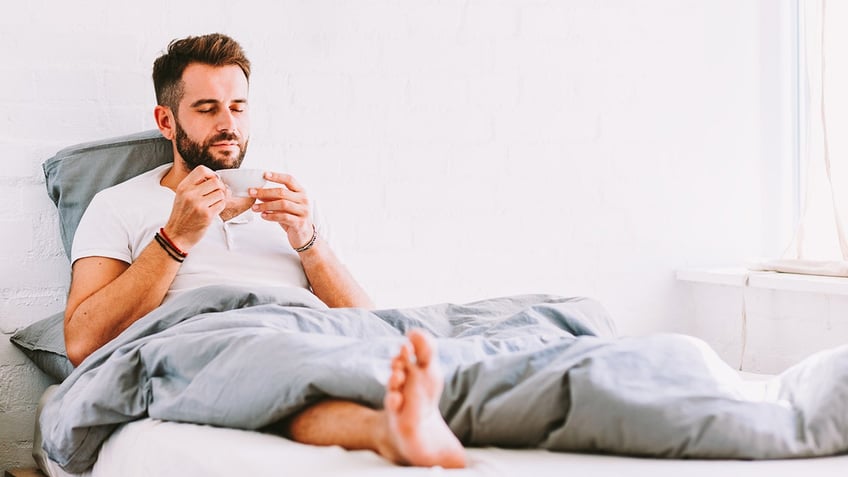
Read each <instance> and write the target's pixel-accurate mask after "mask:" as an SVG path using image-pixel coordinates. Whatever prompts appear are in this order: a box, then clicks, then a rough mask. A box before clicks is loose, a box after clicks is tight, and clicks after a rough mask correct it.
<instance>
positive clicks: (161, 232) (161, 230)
mask: <svg viewBox="0 0 848 477" xmlns="http://www.w3.org/2000/svg"><path fill="white" fill-rule="evenodd" d="M159 235H161V236H162V238H163V239H165V241H166V242H168V245H170V246H171V249H173V250H174V252H177V255H179V256H180V257H182V258H186V257H188V252H183V251H182V250H180V247H177V245H176V244H175V243H174V241H173V240H171V238H170V237H168V234H166V233H165V227H160V228H159Z"/></svg>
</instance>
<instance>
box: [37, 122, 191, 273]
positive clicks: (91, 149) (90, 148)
mask: <svg viewBox="0 0 848 477" xmlns="http://www.w3.org/2000/svg"><path fill="white" fill-rule="evenodd" d="M173 160H174V153H173V149H172V148H171V141H169V140H167V139H165V138H164V137H162V135H161V134H160V133H159V131H158V130H152V131H145V132H142V133H137V134H131V135H128V136H120V137H116V138H112V139H105V140H102V141H96V142H89V143H85V144H79V145H76V146H71V147H68V148H65V149H62V150H61V151H59V152H57V153H56V155H55V156H53V157H51V158H50V159H47V160H46V161H45V162H44V164H43V165H42V167H43V169H44V178H45V179H46V182H47V195H49V196H50V198H51V199H52V200H53V203H54V204H56V207H58V208H59V220H60V232H61V234H62V245H64V246H65V253H66V254H67V255H68V257H69V258H70V256H71V243H72V242H73V240H74V233H75V232H76V230H77V225H78V224H79V221H80V218H82V214H83V212H85V209H86V207H88V204H89V203H90V202H91V199H92V198H93V197H94V194H97V193H98V192H100V191H101V190H103V189H105V188H107V187H111V186H113V185H115V184H120V183H121V182H124V181H125V180H127V179H130V178H132V177H135V176H137V175H139V174H141V173H142V172H147V171H149V170H151V169H153V168H155V167H157V166H160V165H162V164H165V163H170V162H173Z"/></svg>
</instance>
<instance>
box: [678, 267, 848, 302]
mask: <svg viewBox="0 0 848 477" xmlns="http://www.w3.org/2000/svg"><path fill="white" fill-rule="evenodd" d="M676 276H677V279H678V280H681V281H685V282H695V283H709V284H713V285H729V286H739V287H743V286H745V282H746V280H747V286H748V287H750V288H764V289H770V290H788V291H795V292H809V293H822V294H828V295H848V278H842V277H825V276H818V275H800V274H795V273H778V272H755V271H751V270H747V269H744V268H710V269H686V270H678V271H677V274H676Z"/></svg>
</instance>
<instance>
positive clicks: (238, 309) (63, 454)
mask: <svg viewBox="0 0 848 477" xmlns="http://www.w3.org/2000/svg"><path fill="white" fill-rule="evenodd" d="M410 328H423V329H425V330H427V331H429V332H430V333H431V334H433V335H434V336H436V337H437V342H438V345H439V359H440V363H441V365H442V366H443V368H444V371H445V376H446V383H445V391H444V393H443V395H442V399H441V401H440V409H441V412H442V414H443V415H444V416H445V419H446V421H447V422H448V424H449V426H450V427H451V429H452V430H453V431H454V433H456V435H457V436H458V437H459V438H460V440H461V441H462V442H463V443H464V444H466V445H468V446H500V447H533V448H544V449H549V450H554V451H586V452H603V453H615V454H624V455H636V456H653V457H669V458H731V459H774V458H789V457H809V456H818V455H832V454H839V453H845V452H846V450H848V409H846V408H848V379H846V378H848V376H847V375H848V348H846V347H843V348H838V349H834V350H831V351H828V352H823V353H820V354H818V355H816V356H814V357H811V358H810V359H808V360H806V361H805V362H803V363H801V364H799V365H798V366H796V367H795V368H792V369H790V370H788V371H787V372H785V373H784V374H782V375H781V376H779V377H776V378H774V379H773V380H772V381H770V382H769V383H767V385H765V386H764V387H763V388H762V392H761V393H758V394H757V395H751V393H746V392H744V389H743V386H742V382H741V381H740V379H739V378H738V377H737V375H736V374H735V373H734V372H733V371H732V370H731V369H730V368H728V367H727V366H726V365H725V364H724V363H723V362H722V361H721V360H720V359H719V358H718V357H717V356H716V355H715V354H714V353H713V352H712V351H711V350H710V349H709V348H708V347H707V346H706V345H705V344H703V343H702V342H700V341H698V340H696V339H693V338H690V337H686V336H682V335H655V336H648V337H633V338H617V337H615V336H614V334H615V333H614V327H613V324H612V321H611V320H610V319H609V317H608V316H607V314H606V312H605V311H604V310H603V308H602V307H601V306H600V305H599V304H598V303H597V302H595V301H592V300H589V299H584V298H561V297H556V296H548V295H523V296H515V297H505V298H497V299H490V300H484V301H480V302H476V303H472V304H468V305H434V306H427V307H420V308H410V309H395V310H380V311H375V312H369V311H365V310H359V309H328V308H327V307H326V306H324V305H323V304H322V303H321V302H320V301H318V300H317V299H315V298H314V297H313V296H312V295H311V294H309V293H308V292H306V291H304V290H297V289H291V288H269V289H262V290H246V289H242V288H239V287H231V286H226V287H208V288H204V289H200V290H197V291H194V292H191V293H187V294H185V295H183V296H181V297H179V298H177V299H174V300H173V301H171V302H168V303H166V304H165V305H163V306H161V307H160V308H158V309H157V310H155V311H153V312H151V313H150V314H148V315H147V316H145V317H144V318H142V319H141V320H139V321H137V322H136V323H134V324H133V325H132V326H131V327H129V328H128V329H127V330H126V331H125V332H124V333H122V334H121V335H120V336H118V337H117V338H116V339H114V340H113V341H112V342H110V343H108V344H107V345H106V346H104V347H103V348H101V349H100V350H98V351H97V352H95V353H93V354H92V355H91V356H90V357H89V358H88V359H86V360H85V361H84V362H83V363H82V364H81V365H80V366H79V367H78V368H77V369H76V370H75V371H74V373H73V374H72V375H71V376H70V377H69V378H68V379H67V380H66V381H65V382H64V383H63V384H62V385H61V387H60V388H59V390H58V391H57V392H56V393H55V394H54V396H53V397H52V398H51V399H50V401H49V402H48V403H47V405H46V406H45V408H44V410H43V413H42V415H41V421H40V422H41V429H42V432H43V434H44V449H45V451H46V452H47V454H48V455H49V457H50V458H51V459H52V460H53V461H55V462H57V463H58V464H59V465H61V466H62V467H63V468H64V469H65V470H67V471H69V472H82V471H84V470H85V469H87V468H89V467H90V466H91V465H93V463H94V462H95V460H96V459H97V453H98V450H99V448H100V446H101V445H102V443H103V442H104V440H105V439H106V438H108V436H109V435H110V434H111V433H112V432H113V431H114V430H115V429H116V428H117V427H118V426H119V425H121V424H122V423H125V422H129V421H133V420H137V419H140V418H143V417H147V416H149V417H152V418H156V419H162V420H167V421H179V422H191V423H199V424H210V425H215V426H221V427H232V428H239V429H258V430H261V429H266V428H268V427H269V426H272V425H273V424H274V423H276V422H278V421H280V420H281V419H284V418H285V417H287V416H290V415H292V414H294V413H296V412H298V411H299V410H301V409H303V408H304V407H305V406H308V405H309V404H310V403H312V402H315V401H317V400H319V399H322V398H324V397H328V396H332V397H336V398H342V399H350V400H354V401H357V402H361V403H364V404H367V405H370V406H374V407H379V406H380V405H381V403H382V397H383V392H384V388H385V382H386V380H387V379H388V375H389V360H390V359H391V357H392V356H393V355H394V354H395V353H397V350H398V349H399V347H400V345H401V343H402V342H403V335H404V334H405V332H406V331H407V330H409V329H410Z"/></svg>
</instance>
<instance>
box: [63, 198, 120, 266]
mask: <svg viewBox="0 0 848 477" xmlns="http://www.w3.org/2000/svg"><path fill="white" fill-rule="evenodd" d="M107 197H108V196H107V195H106V194H103V193H99V194H97V195H95V196H94V198H93V199H92V200H91V203H90V204H89V205H88V208H87V209H86V211H85V213H84V214H83V216H82V219H80V223H79V226H78V227H77V231H76V234H75V235H74V243H73V245H72V246H71V263H74V262H76V261H77V260H79V259H80V258H85V257H107V258H114V259H116V260H121V261H122V262H126V263H132V251H131V250H130V239H129V234H128V231H127V227H126V224H124V222H123V220H121V216H120V215H119V214H117V213H116V212H115V210H114V209H113V208H112V207H111V204H110V202H109V200H108V198H107Z"/></svg>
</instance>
